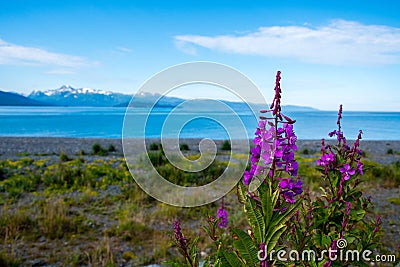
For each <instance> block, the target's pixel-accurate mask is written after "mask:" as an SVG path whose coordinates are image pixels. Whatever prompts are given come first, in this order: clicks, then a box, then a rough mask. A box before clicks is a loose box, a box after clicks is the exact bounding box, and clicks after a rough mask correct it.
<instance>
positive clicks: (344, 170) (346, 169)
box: [340, 163, 356, 181]
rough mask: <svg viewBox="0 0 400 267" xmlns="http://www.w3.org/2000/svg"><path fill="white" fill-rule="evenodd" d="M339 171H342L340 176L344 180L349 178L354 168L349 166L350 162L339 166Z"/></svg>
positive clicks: (353, 172)
mask: <svg viewBox="0 0 400 267" xmlns="http://www.w3.org/2000/svg"><path fill="white" fill-rule="evenodd" d="M340 172H341V173H342V177H343V179H344V180H345V181H347V180H349V179H350V177H351V176H352V175H354V174H355V173H356V170H354V169H352V168H351V167H350V164H348V163H347V164H345V165H344V166H343V167H342V168H340Z"/></svg>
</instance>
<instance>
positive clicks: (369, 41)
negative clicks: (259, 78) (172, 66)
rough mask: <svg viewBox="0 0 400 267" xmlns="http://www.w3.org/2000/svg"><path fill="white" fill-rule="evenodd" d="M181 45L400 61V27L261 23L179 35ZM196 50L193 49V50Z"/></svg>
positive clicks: (330, 60)
mask: <svg viewBox="0 0 400 267" xmlns="http://www.w3.org/2000/svg"><path fill="white" fill-rule="evenodd" d="M175 41H176V43H177V44H179V45H177V47H178V48H180V49H181V50H183V51H184V52H185V49H184V48H185V47H186V46H193V45H197V46H201V47H205V48H208V49H212V50H217V51H222V52H227V53H235V54H244V55H261V56H268V57H284V58H293V59H297V60H300V61H303V62H311V63H319V64H332V65H369V64H399V63H400V28H394V27H389V26H382V25H365V24H361V23H359V22H354V21H346V20H334V21H332V22H331V23H329V24H328V25H326V26H318V27H314V28H313V27H311V26H309V25H308V24H305V25H303V26H272V27H260V28H258V30H257V31H256V32H253V33H248V34H245V35H219V36H201V35H179V36H175ZM191 53H193V51H191Z"/></svg>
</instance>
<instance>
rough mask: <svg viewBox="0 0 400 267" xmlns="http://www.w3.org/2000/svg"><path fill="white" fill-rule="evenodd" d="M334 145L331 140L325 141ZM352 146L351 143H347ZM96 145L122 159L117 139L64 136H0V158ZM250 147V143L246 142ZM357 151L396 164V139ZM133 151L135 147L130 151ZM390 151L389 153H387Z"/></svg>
mask: <svg viewBox="0 0 400 267" xmlns="http://www.w3.org/2000/svg"><path fill="white" fill-rule="evenodd" d="M131 140H132V145H133V146H138V151H140V150H139V146H141V145H142V144H143V143H142V142H143V139H142V138H132V139H131ZM199 140H201V139H193V138H182V139H180V143H181V144H182V143H186V144H187V145H188V146H189V148H190V150H193V151H197V150H198V143H199ZM146 142H147V145H149V144H151V143H159V142H160V139H159V138H148V139H146ZM215 142H216V144H217V147H220V146H221V144H222V142H223V140H216V141H215ZM329 142H334V140H329V141H327V143H329ZM348 142H349V144H350V145H351V144H352V141H351V140H349V141H348ZM96 143H97V144H100V145H101V146H102V147H104V148H107V147H109V146H110V145H112V146H114V147H115V149H116V151H115V152H113V153H110V156H111V157H123V149H122V139H121V138H68V137H0V159H8V158H11V159H12V158H19V157H22V156H40V157H44V156H49V155H58V154H60V153H62V152H63V153H66V154H68V155H79V153H80V151H81V150H82V151H84V152H85V153H90V152H91V150H92V146H93V145H94V144H96ZM250 144H251V140H250ZM297 146H298V152H299V153H302V152H304V151H305V150H307V152H308V153H310V154H314V153H318V152H319V151H320V149H321V140H298V141H297ZM361 149H363V150H365V151H366V153H367V159H369V160H372V161H376V162H379V163H382V164H389V163H393V162H396V161H400V141H398V140H393V141H391V140H381V141H375V140H361ZM134 150H135V148H134ZM389 150H391V151H392V152H393V154H388V151H389ZM233 152H234V153H245V152H246V151H245V150H238V151H233Z"/></svg>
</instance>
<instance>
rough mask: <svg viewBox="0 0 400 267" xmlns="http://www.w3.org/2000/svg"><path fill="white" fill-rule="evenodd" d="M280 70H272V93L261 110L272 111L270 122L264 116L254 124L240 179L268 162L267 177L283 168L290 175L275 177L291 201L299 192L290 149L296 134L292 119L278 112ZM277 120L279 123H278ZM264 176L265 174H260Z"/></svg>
mask: <svg viewBox="0 0 400 267" xmlns="http://www.w3.org/2000/svg"><path fill="white" fill-rule="evenodd" d="M280 74H281V72H280V71H278V72H277V74H276V81H275V89H274V90H275V96H274V99H273V101H272V104H271V106H270V110H262V113H266V112H272V115H273V118H272V119H273V122H270V121H269V122H268V123H267V121H266V119H267V118H266V117H260V119H261V120H260V121H259V123H258V128H257V130H256V132H255V135H256V137H255V138H254V145H255V147H254V148H253V149H251V154H252V155H251V167H250V170H249V171H245V173H244V175H243V177H244V179H243V181H244V184H245V185H249V184H250V183H251V181H252V180H253V179H254V176H257V175H259V174H264V175H267V174H266V173H265V169H266V168H267V167H268V166H271V168H270V171H269V174H268V176H269V178H271V179H273V178H274V175H275V173H276V172H280V171H284V172H286V173H287V174H289V175H290V176H291V177H295V178H297V181H296V179H292V178H285V179H283V178H278V180H280V181H281V182H280V183H279V188H280V189H281V196H282V197H283V199H284V200H285V202H288V203H291V204H292V203H294V197H295V196H296V195H299V194H301V193H302V192H303V190H302V182H301V181H300V179H298V177H297V172H298V167H299V165H298V163H297V162H296V160H295V158H294V151H296V150H297V146H296V141H297V136H296V134H295V133H294V131H293V124H294V123H295V122H296V121H295V120H292V119H291V118H289V117H288V116H285V115H284V114H282V113H281V93H282V90H281V86H280V79H281V76H280ZM279 124H281V125H282V126H279ZM264 177H265V176H264Z"/></svg>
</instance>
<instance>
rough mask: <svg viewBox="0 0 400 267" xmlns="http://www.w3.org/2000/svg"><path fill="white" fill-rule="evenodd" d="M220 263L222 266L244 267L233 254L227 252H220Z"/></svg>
mask: <svg viewBox="0 0 400 267" xmlns="http://www.w3.org/2000/svg"><path fill="white" fill-rule="evenodd" d="M220 255H221V262H222V266H223V267H225V266H228V267H229V266H232V267H239V266H246V265H245V264H244V263H243V262H242V261H241V260H240V258H239V257H238V255H236V254H235V253H233V252H228V251H221V254H220Z"/></svg>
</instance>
